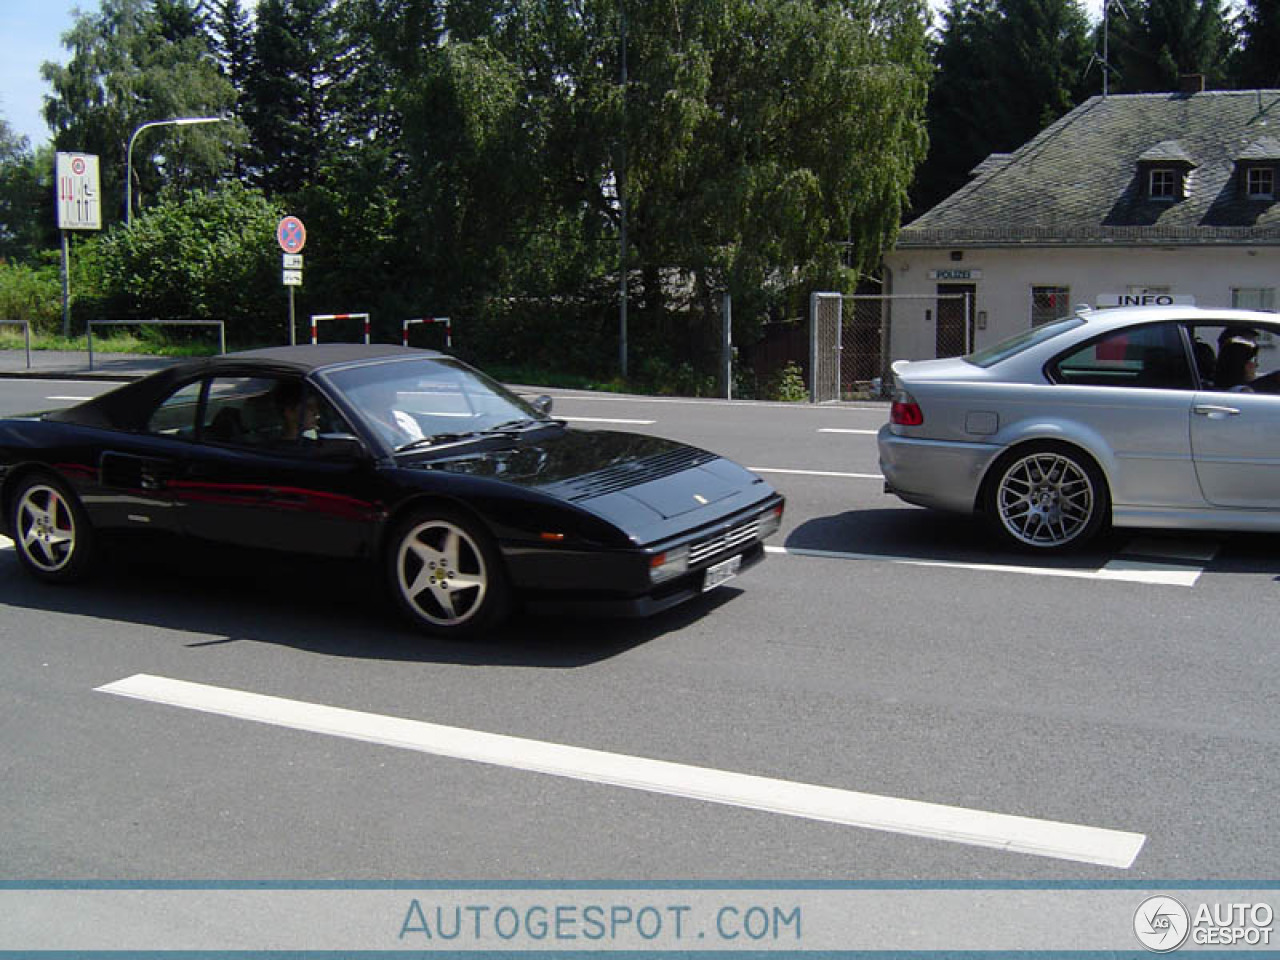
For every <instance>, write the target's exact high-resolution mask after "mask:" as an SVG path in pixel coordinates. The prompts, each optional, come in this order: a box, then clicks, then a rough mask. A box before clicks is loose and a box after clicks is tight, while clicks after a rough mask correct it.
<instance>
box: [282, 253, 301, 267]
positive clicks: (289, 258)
mask: <svg viewBox="0 0 1280 960" xmlns="http://www.w3.org/2000/svg"><path fill="white" fill-rule="evenodd" d="M280 256H281V259H282V260H283V262H284V269H286V270H301V269H302V254H300V253H282V254H281V255H280Z"/></svg>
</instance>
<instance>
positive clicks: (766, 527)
mask: <svg viewBox="0 0 1280 960" xmlns="http://www.w3.org/2000/svg"><path fill="white" fill-rule="evenodd" d="M781 526H782V504H778V506H776V507H774V508H773V509H772V510H770V511H769V512H768V513H766V514H765V515H764V516H762V517H761V518H760V526H759V528H758V532H757V534H756V536H758V537H759V538H760V539H761V540H765V539H768V538H769V537H771V536H773V535H774V534H775V533H777V532H778V528H779V527H781Z"/></svg>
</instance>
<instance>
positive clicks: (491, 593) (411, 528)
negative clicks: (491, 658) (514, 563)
mask: <svg viewBox="0 0 1280 960" xmlns="http://www.w3.org/2000/svg"><path fill="white" fill-rule="evenodd" d="M388 561H389V565H390V570H389V575H390V580H391V588H392V590H393V591H394V592H395V595H396V599H397V600H398V601H399V603H400V606H401V608H402V609H403V610H404V611H405V613H406V614H408V615H409V618H410V619H411V620H412V621H413V622H414V623H415V624H416V625H417V626H418V627H419V628H421V629H422V630H425V631H426V632H428V633H433V634H436V635H438V636H454V637H463V636H472V635H474V634H475V633H477V632H478V631H479V630H481V629H482V628H484V627H491V626H493V625H495V624H496V623H497V622H498V621H499V620H500V619H501V618H502V616H503V615H504V614H505V612H506V607H507V586H506V580H505V578H504V576H503V570H502V563H501V560H500V558H499V557H498V553H497V550H496V549H495V548H494V547H493V546H492V543H491V540H490V538H489V537H488V535H487V534H486V532H485V531H483V530H482V529H480V528H479V526H478V525H477V524H475V523H474V522H472V521H469V520H465V519H463V518H462V517H459V516H455V515H453V514H451V513H445V512H438V513H437V512H420V513H416V514H414V515H413V516H411V517H410V518H409V519H408V520H406V521H405V522H404V523H402V524H400V526H399V527H398V528H397V530H396V533H395V535H394V536H393V537H392V538H391V542H390V545H389V548H388Z"/></svg>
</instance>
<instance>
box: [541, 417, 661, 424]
mask: <svg viewBox="0 0 1280 960" xmlns="http://www.w3.org/2000/svg"><path fill="white" fill-rule="evenodd" d="M556 419H557V420H568V421H569V422H570V423H629V424H632V425H636V426H646V425H648V424H651V423H657V422H658V421H657V420H618V419H614V418H611V417H560V416H557V417H556Z"/></svg>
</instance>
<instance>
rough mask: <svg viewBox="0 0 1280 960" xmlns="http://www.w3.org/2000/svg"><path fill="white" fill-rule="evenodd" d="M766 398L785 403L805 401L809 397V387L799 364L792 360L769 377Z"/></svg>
mask: <svg viewBox="0 0 1280 960" xmlns="http://www.w3.org/2000/svg"><path fill="white" fill-rule="evenodd" d="M765 399H766V400H781V401H783V402H784V403H803V402H804V401H806V400H808V399H809V388H808V387H807V386H806V385H805V382H804V373H803V371H801V369H800V367H799V365H798V364H796V363H795V362H794V361H792V362H791V363H788V364H787V365H786V366H785V367H783V368H782V369H781V370H779V371H778V372H777V373H775V374H774V375H773V376H772V377H770V378H769V382H768V384H766V385H765Z"/></svg>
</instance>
